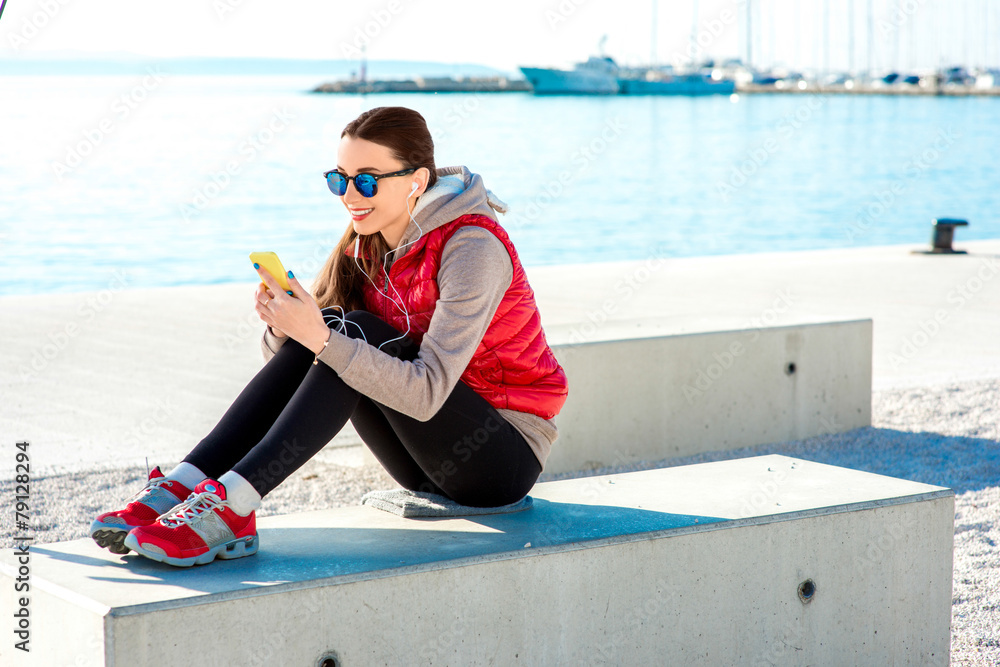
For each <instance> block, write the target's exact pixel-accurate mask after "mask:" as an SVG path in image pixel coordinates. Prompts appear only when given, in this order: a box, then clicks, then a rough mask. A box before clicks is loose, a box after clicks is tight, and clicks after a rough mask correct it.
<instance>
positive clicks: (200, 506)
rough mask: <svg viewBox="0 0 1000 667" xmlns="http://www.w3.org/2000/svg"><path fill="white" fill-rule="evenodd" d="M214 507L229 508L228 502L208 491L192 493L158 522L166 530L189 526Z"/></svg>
mask: <svg viewBox="0 0 1000 667" xmlns="http://www.w3.org/2000/svg"><path fill="white" fill-rule="evenodd" d="M216 507H229V501H228V500H223V499H222V498H220V497H219V496H218V495H216V494H214V493H211V492H210V491H202V492H201V493H192V494H191V495H190V496H188V499H187V500H185V501H184V502H182V503H181V504H180V505H177V506H176V507H174V508H173V509H171V510H170V511H169V512H167V513H166V514H162V515H161V516H160V521H161V522H162V523H163V525H165V526H167V527H168V528H176V527H177V526H180V525H182V524H189V523H191V522H192V521H194V520H195V519H197V518H198V517H200V516H201V515H202V514H204V513H205V512H211V511H212V510H214V509H215V508H216Z"/></svg>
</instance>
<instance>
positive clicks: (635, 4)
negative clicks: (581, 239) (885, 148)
mask: <svg viewBox="0 0 1000 667" xmlns="http://www.w3.org/2000/svg"><path fill="white" fill-rule="evenodd" d="M868 2H869V0H812V1H811V2H802V1H801V0H799V1H796V0H753V2H752V5H753V7H754V13H753V19H754V21H753V22H754V25H755V26H756V28H757V30H756V39H755V44H754V54H755V59H756V60H757V61H759V62H765V63H772V62H773V63H778V64H785V65H789V66H793V67H799V68H813V67H819V68H823V67H824V66H825V65H827V64H828V65H829V67H831V68H833V69H844V68H846V67H847V66H848V64H849V63H850V61H851V53H852V52H851V51H849V48H848V45H849V38H848V34H849V30H848V26H849V23H848V17H849V16H851V9H852V8H853V16H854V22H853V23H854V25H855V31H854V33H855V43H854V47H855V48H854V50H853V61H854V64H855V66H856V67H862V66H863V65H864V64H865V63H866V62H867V58H868V55H867V49H866V46H867V39H866V37H865V26H866V20H865V17H866V11H867V9H866V8H867V5H868ZM871 2H872V3H873V7H874V10H875V11H874V13H875V19H876V20H875V39H874V55H873V57H874V64H875V65H876V67H891V66H894V65H896V66H899V67H902V68H909V67H923V68H925V67H932V66H936V65H940V64H953V63H957V62H964V63H966V64H972V65H977V64H980V63H982V62H983V61H987V60H988V61H989V62H990V64H991V65H993V66H997V65H998V64H1000V62H998V61H1000V37H998V35H1000V29H998V28H1000V25H998V24H1000V3H998V2H995V0H871ZM747 3H748V0H700V2H688V1H684V0H672V1H667V0H663V1H661V2H659V3H658V11H657V21H656V28H657V29H656V37H657V39H656V41H657V47H656V54H657V57H658V59H659V60H660V61H664V62H671V61H673V60H677V59H682V58H683V57H684V55H685V53H686V52H687V50H688V48H689V44H690V37H691V34H692V17H693V16H694V8H695V7H696V6H697V8H698V10H697V14H698V18H699V24H698V37H699V41H700V42H701V43H702V44H703V45H704V46H703V47H699V48H700V52H701V53H703V54H705V55H707V56H712V57H716V58H725V57H733V56H737V55H739V54H740V53H742V52H743V51H744V49H745V46H744V43H743V29H742V25H743V17H744V16H745V8H746V6H747ZM653 4H654V3H653V2H652V1H650V0H542V1H538V0H505V2H503V3H492V2H491V3H483V2H476V3H474V2H468V1H465V2H459V1H457V0H378V1H376V2H361V1H358V2H329V1H325V2H321V1H319V0H283V2H281V3H276V2H262V1H261V0H175V1H174V2H170V3H163V2H158V3H153V2H148V1H144V0H103V1H98V2H82V1H81V0H33V1H23V0H9V1H8V3H7V7H6V9H5V11H4V15H3V17H2V19H0V57H13V56H30V55H38V54H43V53H52V52H60V51H74V52H83V53H90V54H94V55H101V54H104V53H109V52H111V53H116V52H128V53H135V54H139V55H143V56H155V57H169V56H263V57H295V58H343V57H351V56H353V55H355V54H357V53H358V47H359V46H360V45H361V44H362V43H364V44H366V46H367V50H368V55H369V57H370V58H372V59H402V60H408V59H412V60H435V61H441V62H470V63H478V64H484V65H489V66H492V67H497V68H499V69H503V70H508V71H514V70H515V69H516V67H517V66H518V65H527V64H536V65H537V64H541V65H567V64H570V63H573V62H576V61H579V60H583V59H585V58H586V57H587V56H588V55H590V54H592V53H595V52H596V51H597V46H598V42H599V40H600V39H601V37H602V35H607V42H606V45H605V51H606V52H607V53H608V54H609V55H612V56H614V57H615V58H616V59H617V60H619V61H620V62H626V63H641V62H648V60H649V59H650V56H651V53H652V49H651V41H652V35H653V30H652V29H651V19H652V13H653V11H652V7H653ZM827 17H829V19H828V20H827ZM827 38H828V40H829V41H828V42H827V41H825V40H826V39H827ZM827 44H829V46H826V45H827ZM986 45H988V50H987V46H986Z"/></svg>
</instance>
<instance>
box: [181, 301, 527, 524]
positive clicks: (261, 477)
mask: <svg viewBox="0 0 1000 667" xmlns="http://www.w3.org/2000/svg"><path fill="white" fill-rule="evenodd" d="M347 319H348V320H349V321H351V322H354V323H355V324H356V325H357V326H355V325H354V324H352V325H349V326H347V327H346V330H345V333H346V334H347V335H348V336H350V337H351V338H360V332H359V327H360V329H361V330H363V331H364V336H365V339H366V340H367V341H368V342H369V343H370V344H373V345H379V344H381V343H383V342H385V341H389V340H392V339H394V338H397V337H398V336H400V333H399V332H398V331H396V330H395V329H394V328H393V327H392V326H390V325H389V324H387V323H385V322H383V321H382V320H380V319H379V318H377V317H376V316H375V315H372V314H371V313H368V312H365V311H353V312H351V313H348V314H347ZM382 349H383V351H384V352H386V353H388V354H391V355H392V356H394V357H397V358H400V359H405V360H413V359H414V358H416V356H417V352H418V349H419V348H418V346H417V345H416V344H415V343H413V342H412V341H411V340H410V339H408V338H406V339H402V340H400V341H397V342H394V343H389V344H388V345H385V346H384V347H383V348H382ZM314 358H315V355H314V354H313V353H312V352H311V351H309V350H308V349H307V348H305V347H303V346H302V345H301V344H299V343H298V342H296V341H295V340H287V341H285V343H284V345H282V346H281V348H280V349H279V350H278V352H277V354H275V355H274V357H272V358H271V359H270V360H269V361H268V362H267V363H266V364H264V367H263V368H262V369H261V370H260V372H258V373H257V375H255V376H254V378H253V379H252V380H251V381H250V383H249V384H248V385H247V386H246V388H244V389H243V391H242V392H241V393H240V395H239V396H238V397H237V399H236V401H234V402H233V404H232V406H231V407H230V408H229V410H227V411H226V413H225V415H223V417H222V419H221V421H219V423H218V425H217V426H216V427H215V428H214V429H213V430H212V432H211V433H209V434H208V435H207V436H206V437H205V438H204V439H203V440H202V441H201V442H200V443H198V445H197V446H196V447H195V448H194V449H193V450H191V453H190V454H188V455H187V456H186V457H185V458H184V460H185V461H187V462H188V463H190V464H192V465H194V466H197V467H198V468H199V469H200V470H201V471H202V472H204V473H205V474H206V475H208V476H209V477H212V478H214V479H217V478H218V477H219V476H220V475H221V474H222V473H224V472H226V471H227V470H233V471H235V472H237V473H239V474H240V475H241V476H242V477H244V478H246V479H247V480H248V481H249V482H250V483H251V484H253V486H254V488H255V489H256V490H257V492H258V493H260V495H261V496H265V495H267V494H268V493H269V492H270V491H271V490H273V489H274V488H275V487H276V486H278V484H280V483H281V482H282V481H284V480H285V479H286V478H287V477H288V476H289V475H291V474H292V473H293V472H295V470H297V469H298V468H299V467H300V466H301V465H302V464H303V463H305V462H306V461H307V460H309V459H310V458H311V457H312V456H313V455H315V454H316V452H318V451H319V450H320V449H322V448H323V446H324V445H326V444H327V443H328V442H329V441H330V440H331V439H332V438H333V436H335V435H336V434H337V433H338V432H339V431H340V429H341V428H343V426H344V424H346V423H347V420H348V419H350V420H351V423H353V424H354V428H355V429H356V430H357V432H358V434H359V435H360V436H361V439H362V440H364V442H365V444H366V445H368V447H369V449H371V451H372V453H374V454H375V457H376V458H377V459H378V460H379V462H380V463H381V464H382V465H383V466H385V469H386V470H387V471H388V472H389V474H390V475H392V477H393V479H395V480H396V481H397V482H399V484H401V485H402V486H403V487H405V488H407V489H411V490H413V491H429V492H431V493H438V494H441V495H444V496H448V497H449V498H451V499H452V500H455V501H456V502H458V503H461V504H463V505H471V506H476V507H496V506H499V505H505V504H507V503H512V502H516V501H517V500H520V499H521V498H523V497H524V496H525V495H526V494H527V493H528V491H529V490H530V489H531V487H532V485H534V483H535V481H536V480H537V479H538V476H539V474H541V465H540V464H539V463H538V459H537V458H536V457H535V455H534V452H532V450H531V448H530V447H529V446H528V443H527V442H526V441H525V439H524V437H523V436H522V435H521V434H520V433H519V432H518V431H517V429H515V428H514V427H513V426H511V424H510V423H509V422H507V420H505V419H504V418H503V417H502V416H501V415H500V413H499V412H497V411H496V409H495V408H493V407H492V406H491V405H490V404H489V403H487V402H486V399H484V398H483V397H482V396H480V395H479V394H477V393H476V392H475V391H473V390H472V389H470V388H469V386H468V385H466V384H464V383H463V382H461V381H460V382H459V383H458V384H457V385H456V386H455V389H454V390H453V391H452V392H451V395H450V396H449V397H448V399H447V400H446V401H445V403H444V405H443V406H442V407H441V409H440V410H438V412H437V413H436V414H435V415H434V416H433V417H431V418H430V419H429V420H428V421H426V422H421V421H418V420H416V419H414V418H412V417H408V416H406V415H404V414H402V413H400V412H397V411H395V410H392V409H390V408H387V407H386V406H384V405H381V404H379V403H376V402H375V401H373V400H371V399H370V398H368V397H367V396H365V395H363V394H360V393H359V392H357V391H355V390H354V389H352V388H351V387H349V386H348V385H347V383H346V382H344V381H343V380H341V379H340V376H339V375H337V373H336V372H335V371H334V370H333V369H332V368H330V367H329V366H327V365H326V364H324V363H323V362H320V363H318V364H315V365H314V364H313V359H314Z"/></svg>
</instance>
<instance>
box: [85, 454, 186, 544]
mask: <svg viewBox="0 0 1000 667" xmlns="http://www.w3.org/2000/svg"><path fill="white" fill-rule="evenodd" d="M189 495H191V489H189V488H187V487H186V486H184V485H183V484H181V483H180V482H177V481H174V480H172V479H167V478H166V477H164V476H163V473H162V472H160V466H156V467H155V468H153V470H152V471H151V472H150V473H149V480H148V481H147V482H146V486H145V487H143V489H142V490H141V491H139V492H138V493H137V494H135V495H134V496H132V497H131V498H130V499H129V500H130V501H131V502H129V504H128V505H127V506H126V507H125V509H123V510H118V511H116V512H105V513H104V514H101V515H99V516H98V517H97V518H96V519H94V522H93V523H92V524H90V536H91V537H93V538H94V541H95V542H97V544H98V545H100V546H102V547H104V548H105V549H107V550H108V551H110V552H111V553H116V554H127V553H128V551H129V549H128V547H126V546H124V545H123V544H122V541H123V540H124V539H125V536H126V535H128V532H129V531H130V530H132V529H133V528H138V527H139V526H148V525H149V524H151V523H153V522H154V521H156V517H158V516H160V515H161V514H163V513H164V512H167V511H169V510H170V509H171V508H173V507H174V506H176V505H178V504H180V503H181V502H183V501H184V499H185V498H187V497H188V496H189Z"/></svg>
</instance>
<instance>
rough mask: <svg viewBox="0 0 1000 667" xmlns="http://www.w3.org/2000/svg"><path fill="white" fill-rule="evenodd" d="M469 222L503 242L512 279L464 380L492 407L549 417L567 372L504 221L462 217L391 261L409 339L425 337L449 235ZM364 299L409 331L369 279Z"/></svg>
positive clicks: (556, 409) (371, 308)
mask: <svg viewBox="0 0 1000 667" xmlns="http://www.w3.org/2000/svg"><path fill="white" fill-rule="evenodd" d="M470 225H474V226H476V227H482V228H484V229H488V230H489V231H490V232H492V233H493V234H494V235H495V236H496V237H497V238H498V239H500V240H501V241H502V242H503V244H504V246H506V247H507V252H508V253H509V254H510V260H511V263H512V264H513V266H514V277H513V279H512V280H511V283H510V287H508V288H507V292H506V293H505V294H504V296H503V299H502V300H501V301H500V306H499V307H498V308H497V312H496V314H495V315H494V316H493V319H492V320H491V321H490V325H489V327H488V328H487V329H486V334H485V335H484V336H483V340H482V341H481V342H480V343H479V347H477V348H476V351H475V353H474V354H473V355H472V360H471V361H470V362H469V365H468V367H466V369H465V372H464V373H463V374H462V377H461V380H462V381H463V382H465V383H466V384H467V385H469V386H470V387H471V388H472V389H474V390H475V391H476V393H478V394H479V395H480V396H482V397H483V398H485V399H486V400H487V402H489V404H490V405H492V406H493V407H494V408H503V409H508V410H517V411H519V412H528V413H531V414H534V415H538V416H539V417H543V418H545V419H551V418H552V417H554V416H555V415H556V414H557V413H558V412H559V410H560V409H561V408H562V406H563V403H565V402H566V395H567V393H568V388H567V383H566V374H565V373H564V372H563V369H562V367H561V366H560V365H559V362H558V361H556V358H555V355H553V354H552V350H551V348H549V345H548V343H547V342H546V341H545V333H544V332H543V331H542V321H541V317H539V314H538V308H537V306H536V305H535V294H534V292H533V291H532V290H531V286H529V285H528V279H527V277H526V276H525V274H524V269H523V267H522V266H521V261H520V260H519V259H518V257H517V251H516V250H515V249H514V245H513V244H512V243H511V241H510V237H508V236H507V232H506V231H504V229H503V228H502V227H501V226H500V225H498V224H497V223H495V222H494V221H493V220H491V219H490V218H488V217H486V216H484V215H463V216H461V217H459V218H456V219H455V220H452V221H451V222H449V223H446V224H444V225H442V226H440V227H438V228H436V229H433V230H431V231H430V232H428V233H427V234H425V235H424V236H422V237H420V239H419V240H418V241H417V242H416V243H414V244H413V245H412V246H410V249H409V250H408V251H407V252H406V254H405V255H403V256H402V257H400V258H399V259H397V260H396V261H395V262H394V263H393V265H392V267H390V269H389V280H390V281H391V282H392V287H394V288H395V291H393V289H392V288H391V287H388V286H386V288H385V289H386V291H388V293H389V294H390V295H392V297H393V298H397V299H398V298H400V297H401V298H402V301H403V303H404V304H405V306H406V310H407V312H408V313H409V315H410V334H409V337H410V338H412V339H413V340H414V341H416V342H417V343H420V342H421V341H422V340H423V337H424V334H425V333H426V332H427V329H428V327H429V326H430V321H431V316H432V315H433V314H434V305H435V304H436V303H437V300H438V297H439V296H440V293H439V291H438V284H437V273H438V269H439V268H440V266H441V253H442V252H443V251H444V246H445V244H446V243H447V242H448V239H450V238H451V236H452V234H454V233H455V232H456V231H458V229H459V228H461V227H465V226H470ZM397 293H398V295H399V296H398V297H397ZM364 297H365V308H366V310H368V311H369V312H371V313H374V314H375V315H378V316H379V317H380V318H382V319H383V320H385V321H386V322H388V323H389V324H391V325H392V326H394V327H396V328H397V329H398V330H400V331H406V316H405V315H404V314H403V313H402V312H401V311H400V309H399V307H397V306H396V305H395V304H394V303H393V300H392V298H390V297H389V296H387V295H386V294H385V292H382V291H379V290H378V289H376V288H375V287H374V286H373V285H372V284H371V283H367V284H366V285H365V292H364Z"/></svg>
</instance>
